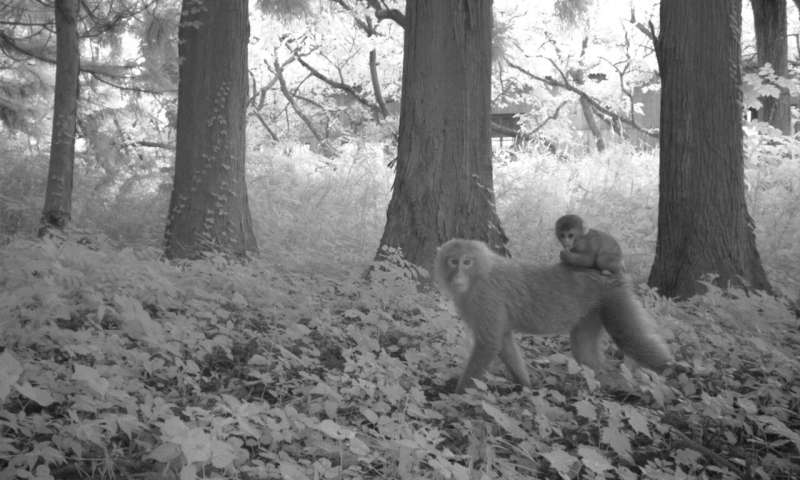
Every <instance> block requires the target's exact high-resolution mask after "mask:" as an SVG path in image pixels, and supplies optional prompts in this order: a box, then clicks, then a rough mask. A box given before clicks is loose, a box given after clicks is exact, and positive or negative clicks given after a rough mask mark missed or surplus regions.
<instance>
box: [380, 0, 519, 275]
mask: <svg viewBox="0 0 800 480" xmlns="http://www.w3.org/2000/svg"><path fill="white" fill-rule="evenodd" d="M404 22H405V37H404V56H403V87H402V99H401V107H400V135H399V144H398V152H397V162H396V173H395V180H394V185H393V192H392V198H391V201H390V203H389V208H388V210H387V213H386V226H385V227H384V232H383V237H382V238H381V246H389V247H400V248H402V250H403V253H404V255H405V257H406V259H408V260H409V261H410V262H412V263H414V264H416V265H420V266H423V267H426V268H430V267H431V265H432V263H433V257H434V256H435V254H436V248H437V247H438V246H439V245H440V244H441V243H443V242H444V241H446V240H448V239H450V238H453V237H464V238H474V239H480V240H484V241H487V242H488V243H489V244H490V245H491V246H492V247H493V248H495V249H496V250H498V251H500V252H505V244H506V242H507V238H506V236H505V234H504V233H503V230H502V228H501V227H500V220H499V219H498V217H497V214H496V211H495V205H494V191H493V187H492V161H491V144H490V139H489V125H490V123H489V122H490V117H489V114H490V75H491V52H490V50H491V31H492V2H491V0H446V1H445V0H409V1H408V2H406V13H405V19H404ZM379 255H380V251H379Z"/></svg>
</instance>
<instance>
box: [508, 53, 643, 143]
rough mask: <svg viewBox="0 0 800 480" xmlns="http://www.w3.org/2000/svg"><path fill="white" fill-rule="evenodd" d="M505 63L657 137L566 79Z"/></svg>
mask: <svg viewBox="0 0 800 480" xmlns="http://www.w3.org/2000/svg"><path fill="white" fill-rule="evenodd" d="M506 64H508V66H509V67H511V68H513V69H514V70H517V71H518V72H520V73H522V74H524V75H526V76H528V77H530V78H532V79H534V80H538V81H540V82H542V83H544V84H546V85H550V86H552V87H559V88H563V89H565V90H568V91H570V92H572V93H574V94H576V95H578V96H579V97H581V98H585V99H586V101H587V102H588V103H589V105H591V107H592V109H594V110H596V111H598V112H600V113H602V114H604V115H607V116H609V117H611V118H612V119H613V120H615V121H619V122H622V123H624V124H626V125H628V126H630V127H631V128H633V129H634V130H637V131H639V132H642V133H644V134H645V135H648V136H651V137H653V138H658V133H656V132H654V131H652V130H650V129H646V128H643V127H641V126H639V125H638V124H637V123H636V122H635V121H634V120H633V119H631V118H627V117H623V116H620V115H619V114H617V113H615V112H613V111H612V110H610V109H608V108H606V107H604V106H603V105H601V104H600V102H598V101H597V100H596V99H594V98H592V97H591V96H590V95H589V94H587V93H586V92H584V91H583V90H581V89H580V88H578V87H576V86H574V85H572V84H571V83H569V82H567V81H563V82H559V81H558V80H555V79H554V78H552V77H542V76H539V75H536V74H535V73H533V72H530V71H529V70H527V69H525V68H523V67H521V66H519V65H517V64H515V63H514V62H512V61H510V60H508V59H506ZM559 72H560V70H559ZM561 75H562V78H566V76H565V75H564V74H563V72H562V73H561Z"/></svg>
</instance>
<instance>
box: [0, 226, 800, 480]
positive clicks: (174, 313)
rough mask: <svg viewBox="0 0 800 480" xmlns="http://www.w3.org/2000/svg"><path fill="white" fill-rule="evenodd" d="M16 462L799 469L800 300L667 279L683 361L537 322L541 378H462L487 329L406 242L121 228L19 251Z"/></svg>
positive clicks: (4, 257)
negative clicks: (433, 290)
mask: <svg viewBox="0 0 800 480" xmlns="http://www.w3.org/2000/svg"><path fill="white" fill-rule="evenodd" d="M0 272H2V273H0V285H1V286H2V292H3V293H2V295H1V296H0V319H2V322H0V328H2V331H3V332H4V335H3V339H2V346H3V352H2V353H1V354H0V401H2V409H0V433H1V434H0V438H2V439H3V440H2V442H1V443H0V446H2V448H0V469H2V470H0V478H14V476H15V475H16V476H18V477H19V478H36V479H47V478H64V477H67V476H88V477H90V478H128V477H130V476H134V475H143V476H146V477H148V478H155V476H156V475H161V476H159V478H178V477H180V478H182V479H190V478H200V477H202V478H234V477H235V478H296V479H303V478H403V479H411V478H455V479H467V478H477V477H480V478H500V477H502V478H531V477H536V478H576V476H577V477H579V478H596V477H597V476H600V477H602V478H623V479H626V478H637V475H643V476H646V477H648V478H674V476H676V475H678V476H690V477H699V476H706V477H707V478H734V476H735V475H737V474H742V473H743V472H745V471H747V472H749V473H751V474H752V475H754V478H792V477H793V476H796V475H798V474H800V464H798V463H797V462H796V461H794V460H792V458H795V459H796V458H797V455H798V452H800V434H798V425H800V416H798V403H797V402H798V400H797V399H798V398H800V391H798V388H799V387H798V385H800V378H799V376H800V363H799V362H798V360H797V355H798V352H797V348H798V347H797V345H800V342H799V341H800V338H798V337H799V336H800V335H798V325H797V320H796V319H795V318H794V317H793V316H791V315H790V314H789V313H788V312H787V310H786V308H785V307H784V306H783V305H782V304H780V303H778V302H776V301H775V300H773V299H771V298H768V297H761V296H758V295H750V296H747V295H745V294H744V293H742V292H727V293H723V292H722V291H719V290H717V289H715V288H714V287H713V286H712V285H710V284H709V288H710V293H709V294H707V295H706V296H703V297H699V298H696V299H694V300H693V301H692V302H690V303H688V304H684V305H680V306H679V305H676V304H674V303H671V302H668V301H666V300H663V299H661V298H659V297H657V296H655V295H652V294H650V293H649V292H645V303H646V305H647V307H648V309H649V310H650V311H651V312H653V314H654V315H655V316H656V317H657V319H658V320H659V322H660V324H661V325H662V326H663V327H664V328H665V330H667V331H669V332H670V335H671V340H670V343H671V345H672V347H673V349H674V351H675V352H676V356H677V358H678V360H679V362H680V363H679V368H676V369H675V370H673V371H671V372H669V373H668V374H667V375H666V376H665V377H663V378H651V377H649V376H647V375H643V373H640V372H634V373H633V374H631V372H630V371H629V370H627V369H626V368H625V367H622V369H621V370H619V371H618V373H616V374H613V372H612V374H613V375H614V376H615V377H616V378H619V380H618V381H617V382H612V385H613V387H608V386H606V387H600V386H599V384H598V383H597V381H596V380H595V378H594V375H592V374H591V372H589V371H587V370H585V369H581V368H579V367H578V366H577V365H576V364H575V363H574V361H572V360H571V359H570V358H569V357H567V356H566V355H565V354H564V353H563V351H564V350H565V348H566V342H565V341H564V339H560V338H555V339H553V338H551V339H533V338H527V339H526V340H525V343H524V344H525V345H526V347H525V348H526V350H528V358H529V359H533V360H534V362H535V363H536V365H537V366H538V369H537V373H536V385H537V388H535V389H534V390H532V391H521V390H520V389H519V388H517V387H513V386H511V385H510V384H509V383H507V382H506V381H505V380H504V379H502V378H501V377H499V376H490V377H489V378H488V379H487V383H486V384H485V386H482V387H481V389H479V390H477V391H472V392H468V393H467V394H466V395H461V396H454V395H450V394H448V393H447V392H449V391H450V389H451V388H452V381H451V378H452V377H454V376H455V375H457V373H458V371H459V369H460V367H459V363H460V361H461V360H462V358H463V355H464V353H465V352H464V351H463V350H464V345H465V344H466V342H467V340H466V336H465V334H464V329H463V327H462V326H461V325H460V324H459V323H458V321H457V320H456V319H455V318H454V316H453V315H452V309H451V308H450V307H449V306H447V305H448V304H447V303H446V302H445V301H444V300H443V299H439V298H438V297H436V296H432V295H431V294H430V293H424V292H423V293H419V292H418V291H417V288H416V286H415V284H414V283H412V282H411V281H410V280H409V278H408V276H407V270H404V269H397V268H394V267H392V266H391V265H390V264H386V265H382V267H381V268H379V269H374V270H373V275H372V276H371V282H370V283H363V282H361V281H359V280H352V279H351V280H348V279H340V280H332V279H330V278H326V277H325V276H322V275H309V274H307V273H304V274H300V275H298V274H295V273H291V272H288V271H284V272H280V271H277V270H275V269H274V268H273V267H272V266H271V264H270V263H268V262H264V261H261V260H258V259H255V260H254V261H252V262H251V263H248V264H246V265H243V264H240V263H234V262H229V261H226V260H225V259H223V258H217V257H211V258H208V259H207V260H203V261H196V262H186V263H182V264H179V265H170V264H167V263H164V262H163V261H161V260H160V259H159V256H158V253H157V252H156V251H154V250H148V249H143V250H133V249H124V250H115V249H113V248H110V247H109V246H108V245H107V244H105V243H103V242H96V243H92V244H90V245H89V246H88V247H87V246H84V245H79V244H75V243H69V242H67V243H64V244H57V243H53V242H44V243H30V242H26V241H22V240H17V241H15V242H13V243H11V244H10V245H7V246H6V247H5V248H4V249H3V250H2V251H0Z"/></svg>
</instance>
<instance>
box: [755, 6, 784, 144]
mask: <svg viewBox="0 0 800 480" xmlns="http://www.w3.org/2000/svg"><path fill="white" fill-rule="evenodd" d="M750 3H751V4H752V5H753V19H754V23H755V30H756V51H757V52H758V64H759V65H764V64H765V63H769V64H771V65H772V69H773V70H774V71H775V74H776V75H778V76H781V77H786V74H787V72H788V69H789V66H788V59H787V54H788V45H787V39H786V0H751V1H750ZM760 100H761V104H762V107H761V110H759V112H758V118H759V120H763V121H765V122H769V124H770V125H772V126H773V127H775V128H777V129H779V130H780V131H781V132H783V133H784V134H785V135H789V134H790V133H792V117H791V113H790V98H789V93H788V92H787V91H786V90H785V89H781V94H780V96H779V97H778V98H775V97H761V99H760Z"/></svg>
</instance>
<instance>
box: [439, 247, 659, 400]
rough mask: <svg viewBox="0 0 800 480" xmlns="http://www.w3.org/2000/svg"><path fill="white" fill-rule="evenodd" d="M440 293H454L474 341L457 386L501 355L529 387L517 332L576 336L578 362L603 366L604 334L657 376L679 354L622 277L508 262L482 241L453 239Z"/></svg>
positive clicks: (443, 258)
mask: <svg viewBox="0 0 800 480" xmlns="http://www.w3.org/2000/svg"><path fill="white" fill-rule="evenodd" d="M434 277H435V279H436V282H437V284H438V285H439V288H441V289H442V290H443V291H444V292H445V293H447V294H449V295H450V297H451V298H452V299H453V302H454V303H455V306H456V309H457V310H458V313H459V314H460V315H461V318H462V319H463V320H464V321H465V322H466V323H467V325H468V326H469V328H470V330H472V334H473V336H474V337H475V343H474V345H473V348H472V353H471V354H470V356H469V360H468V361H467V365H466V368H465V369H464V373H463V374H462V375H461V378H460V379H459V381H458V385H457V386H456V391H457V392H463V391H464V388H466V387H467V386H470V385H472V379H474V378H477V377H480V376H481V375H483V373H484V372H485V371H486V369H487V368H488V367H489V364H490V363H491V362H492V360H494V358H495V357H497V356H498V355H499V356H500V359H501V360H502V361H503V363H504V364H505V365H506V367H507V368H508V370H509V372H510V373H511V375H512V376H513V377H514V380H516V381H517V382H518V383H520V384H522V385H525V386H530V385H531V383H530V379H529V377H528V369H527V367H526V366H525V361H524V360H523V358H522V355H521V354H520V351H519V349H518V348H517V345H516V343H515V342H514V338H513V336H512V333H513V332H514V331H520V332H525V333H532V334H536V335H552V334H560V333H569V334H570V341H571V345H572V354H573V355H574V357H575V359H576V360H577V361H578V362H579V363H582V364H584V365H587V366H589V367H591V368H593V369H595V370H596V369H598V368H599V367H601V366H602V363H603V360H602V352H601V343H600V335H601V333H602V330H603V328H605V329H606V331H608V333H609V334H610V335H611V338H612V339H613V340H614V341H615V342H616V344H617V345H618V346H619V347H620V348H621V349H622V351H623V352H625V354H627V355H629V356H630V357H632V358H633V359H634V360H636V361H637V362H639V363H640V364H642V365H644V366H646V367H648V368H651V369H653V370H656V371H660V370H662V369H663V368H664V367H665V366H666V365H667V364H669V363H670V362H672V354H671V353H670V351H669V348H667V345H666V343H665V342H664V340H663V339H662V338H661V336H659V334H658V332H657V331H656V328H655V325H654V322H653V319H652V318H651V317H650V315H649V314H648V313H647V312H646V311H645V310H644V308H642V306H641V305H640V304H639V302H638V300H637V299H636V298H635V297H634V295H633V292H632V290H631V287H630V285H629V284H628V283H626V281H625V280H624V279H623V278H622V277H608V276H604V275H601V274H600V273H598V272H596V271H593V270H587V269H576V268H571V267H569V266H566V265H564V264H561V263H559V264H556V265H552V266H545V267H539V266H534V265H529V264H526V263H522V262H518V261H515V260H512V259H508V258H505V257H501V256H500V255H497V254H495V253H493V252H492V251H491V250H489V248H488V247H487V246H486V244H484V243H482V242H478V241H475V240H460V239H456V240H450V241H449V242H447V243H445V244H444V245H442V246H441V247H440V249H439V252H438V253H437V255H436V259H435V261H434Z"/></svg>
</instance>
